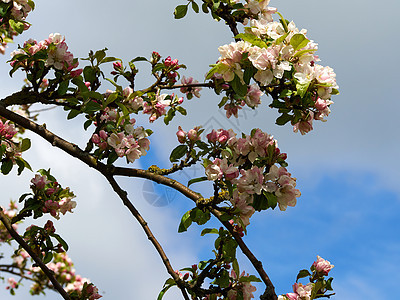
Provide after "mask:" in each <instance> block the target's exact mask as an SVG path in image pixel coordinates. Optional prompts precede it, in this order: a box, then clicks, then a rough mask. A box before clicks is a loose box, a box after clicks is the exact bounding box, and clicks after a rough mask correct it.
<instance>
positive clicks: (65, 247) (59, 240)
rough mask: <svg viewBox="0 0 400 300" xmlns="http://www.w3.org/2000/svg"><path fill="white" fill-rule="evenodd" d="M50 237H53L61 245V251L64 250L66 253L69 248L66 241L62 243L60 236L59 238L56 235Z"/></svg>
mask: <svg viewBox="0 0 400 300" xmlns="http://www.w3.org/2000/svg"><path fill="white" fill-rule="evenodd" d="M51 236H52V237H54V238H55V239H56V240H57V241H58V242H59V243H60V244H61V246H62V247H63V249H64V250H65V251H68V248H69V247H68V244H67V242H66V241H64V240H63V239H62V237H61V236H59V235H58V234H56V233H53V234H51Z"/></svg>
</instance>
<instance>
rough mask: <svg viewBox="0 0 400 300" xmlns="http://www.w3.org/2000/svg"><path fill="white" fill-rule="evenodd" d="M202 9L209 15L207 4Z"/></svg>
mask: <svg viewBox="0 0 400 300" xmlns="http://www.w3.org/2000/svg"><path fill="white" fill-rule="evenodd" d="M201 9H202V10H203V13H205V14H208V6H207V3H206V2H204V3H203V5H202V6H201Z"/></svg>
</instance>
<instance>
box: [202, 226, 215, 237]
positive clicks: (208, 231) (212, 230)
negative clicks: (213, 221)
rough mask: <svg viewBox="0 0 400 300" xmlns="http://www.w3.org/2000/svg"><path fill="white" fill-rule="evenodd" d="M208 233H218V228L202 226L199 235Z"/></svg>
mask: <svg viewBox="0 0 400 300" xmlns="http://www.w3.org/2000/svg"><path fill="white" fill-rule="evenodd" d="M208 233H213V234H218V229H216V228H204V229H203V230H202V232H201V236H204V235H206V234H208Z"/></svg>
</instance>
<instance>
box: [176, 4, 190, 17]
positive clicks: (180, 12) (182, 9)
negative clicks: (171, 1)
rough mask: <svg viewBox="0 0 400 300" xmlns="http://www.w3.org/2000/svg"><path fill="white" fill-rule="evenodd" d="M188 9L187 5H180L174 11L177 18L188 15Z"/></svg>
mask: <svg viewBox="0 0 400 300" xmlns="http://www.w3.org/2000/svg"><path fill="white" fill-rule="evenodd" d="M188 4H189V3H188ZM187 10H188V6H187V5H178V6H177V7H176V8H175V11H174V16H175V19H182V18H183V17H184V16H186V14H187Z"/></svg>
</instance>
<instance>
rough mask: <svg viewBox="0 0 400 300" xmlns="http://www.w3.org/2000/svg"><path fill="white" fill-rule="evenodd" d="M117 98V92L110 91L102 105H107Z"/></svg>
mask: <svg viewBox="0 0 400 300" xmlns="http://www.w3.org/2000/svg"><path fill="white" fill-rule="evenodd" d="M117 98H118V93H111V94H110V95H108V97H107V100H106V102H105V103H104V106H108V105H109V104H110V103H112V102H114V101H115V100H116V99H117Z"/></svg>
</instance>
